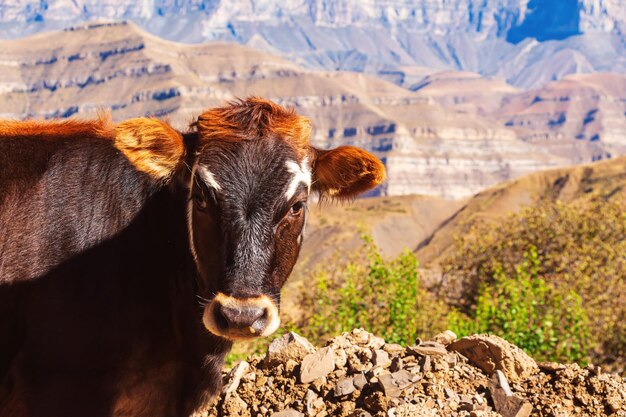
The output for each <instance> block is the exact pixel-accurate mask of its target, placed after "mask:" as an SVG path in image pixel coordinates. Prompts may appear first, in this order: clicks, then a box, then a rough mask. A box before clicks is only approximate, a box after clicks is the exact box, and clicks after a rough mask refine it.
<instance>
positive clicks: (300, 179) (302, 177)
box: [285, 156, 311, 200]
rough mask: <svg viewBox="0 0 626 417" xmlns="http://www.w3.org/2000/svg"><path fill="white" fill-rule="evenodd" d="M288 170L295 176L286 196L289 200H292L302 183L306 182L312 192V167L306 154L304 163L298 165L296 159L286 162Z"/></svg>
mask: <svg viewBox="0 0 626 417" xmlns="http://www.w3.org/2000/svg"><path fill="white" fill-rule="evenodd" d="M285 165H286V166H287V171H289V172H291V173H292V174H293V178H292V179H291V182H290V183H289V187H287V191H286V192H285V197H287V200H291V199H292V198H293V196H294V194H295V193H296V190H297V189H298V185H299V184H300V183H305V184H306V186H307V188H308V190H309V192H311V167H309V160H308V158H307V157H306V156H305V157H304V158H303V159H302V164H300V165H298V163H297V162H295V161H287V162H286V163H285Z"/></svg>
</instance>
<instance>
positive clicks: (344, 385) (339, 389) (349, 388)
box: [335, 378, 356, 397]
mask: <svg viewBox="0 0 626 417" xmlns="http://www.w3.org/2000/svg"><path fill="white" fill-rule="evenodd" d="M354 391H356V388H355V386H354V382H353V380H352V378H343V379H340V380H339V381H337V383H336V384H335V397H343V396H345V395H349V394H352V393H353V392H354Z"/></svg>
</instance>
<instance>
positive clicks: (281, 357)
mask: <svg viewBox="0 0 626 417" xmlns="http://www.w3.org/2000/svg"><path fill="white" fill-rule="evenodd" d="M313 352H315V347H314V346H313V345H312V344H311V343H310V342H309V341H308V340H306V339H305V338H304V337H302V336H300V335H298V334H296V333H294V332H289V333H286V334H284V335H282V336H281V337H279V338H277V339H274V340H273V341H272V343H270V345H269V347H268V348H267V353H266V354H265V365H266V366H278V365H281V364H286V363H287V361H289V360H293V361H295V362H298V363H299V362H300V361H301V360H302V358H304V357H305V356H306V355H308V354H309V353H313Z"/></svg>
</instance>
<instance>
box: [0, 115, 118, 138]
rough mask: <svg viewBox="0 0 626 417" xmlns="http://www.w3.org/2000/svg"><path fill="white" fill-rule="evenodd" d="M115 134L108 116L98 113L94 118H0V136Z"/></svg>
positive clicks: (107, 135)
mask: <svg viewBox="0 0 626 417" xmlns="http://www.w3.org/2000/svg"><path fill="white" fill-rule="evenodd" d="M114 135H115V133H114V131H113V126H112V125H111V121H110V119H109V116H108V115H106V114H103V115H100V116H99V117H98V118H97V119H95V120H63V121H46V122H42V121H38V120H26V121H18V120H0V138H2V137H16V136H35V137H41V138H49V137H81V136H90V137H93V136H97V137H108V138H113V137H114Z"/></svg>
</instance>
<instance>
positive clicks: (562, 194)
mask: <svg viewBox="0 0 626 417" xmlns="http://www.w3.org/2000/svg"><path fill="white" fill-rule="evenodd" d="M591 192H596V193H599V194H600V195H602V196H605V198H606V199H624V198H626V158H623V157H622V158H617V159H615V160H611V161H604V162H598V163H594V164H588V165H581V166H577V167H572V168H562V169H555V170H549V171H545V172H538V173H535V174H531V175H528V176H526V177H524V178H520V179H518V180H515V181H511V182H507V183H504V184H500V185H498V186H496V187H492V188H490V189H488V190H485V191H483V192H481V193H479V194H477V195H476V196H474V197H473V198H471V199H469V200H468V201H467V202H466V203H465V204H464V205H463V207H462V208H461V209H460V210H458V211H457V212H455V213H454V214H453V215H452V216H450V217H449V218H448V219H446V220H445V221H444V222H443V223H441V224H440V225H439V226H438V227H437V228H436V229H435V231H434V232H433V234H432V235H431V236H430V237H429V238H427V239H425V240H424V241H422V242H421V243H420V244H419V245H418V246H417V248H416V250H417V255H418V257H419V259H420V260H421V261H422V262H423V263H424V264H428V265H436V264H437V261H438V260H440V259H441V258H443V257H444V256H445V255H446V254H447V253H449V251H450V249H451V248H452V244H453V241H454V236H455V235H459V234H461V233H462V232H463V230H464V226H465V225H467V224H468V223H469V222H471V221H473V220H475V219H487V220H497V219H498V218H501V217H502V216H505V215H507V214H509V213H512V212H516V211H518V210H519V209H521V208H522V207H524V206H530V205H534V204H536V203H537V202H539V201H540V200H542V199H546V198H547V199H551V200H556V199H559V200H561V201H565V202H570V201H575V200H576V199H578V198H580V197H582V196H584V195H586V194H589V193H591Z"/></svg>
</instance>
